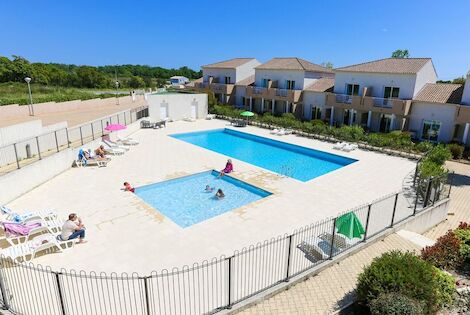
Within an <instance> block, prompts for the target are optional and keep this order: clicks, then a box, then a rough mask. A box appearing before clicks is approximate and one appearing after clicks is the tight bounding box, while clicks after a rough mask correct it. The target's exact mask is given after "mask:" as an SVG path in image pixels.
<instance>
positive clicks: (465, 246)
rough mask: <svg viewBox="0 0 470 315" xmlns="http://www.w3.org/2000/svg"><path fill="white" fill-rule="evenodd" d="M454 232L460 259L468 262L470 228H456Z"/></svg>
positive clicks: (469, 258)
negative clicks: (458, 245) (458, 242)
mask: <svg viewBox="0 0 470 315" xmlns="http://www.w3.org/2000/svg"><path fill="white" fill-rule="evenodd" d="M461 225H462V224H461ZM454 233H455V237H456V238H457V239H458V240H459V241H460V255H461V256H462V259H464V260H465V261H466V262H470V229H469V228H458V229H456V230H455V231H454Z"/></svg>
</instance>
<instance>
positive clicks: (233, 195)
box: [135, 171, 271, 227]
mask: <svg viewBox="0 0 470 315" xmlns="http://www.w3.org/2000/svg"><path fill="white" fill-rule="evenodd" d="M218 175H219V174H218V173H217V172H215V171H208V172H203V173H198V174H194V175H190V176H185V177H180V178H176V179H171V180H167V181H164V182H159V183H155V184H151V185H147V186H142V187H138V188H136V190H135V194H136V195H137V196H139V197H140V198H142V199H143V200H144V201H145V202H146V203H147V204H149V205H151V206H152V207H154V208H155V209H157V210H158V211H160V212H161V213H162V214H163V215H164V216H166V217H168V218H170V219H171V220H172V221H173V222H175V223H176V224H178V225H179V226H181V227H188V226H191V225H193V224H196V223H198V222H201V221H204V220H207V219H210V218H212V217H215V216H218V215H220V214H222V213H225V212H227V211H230V210H232V209H236V208H239V207H241V206H244V205H246V204H249V203H252V202H254V201H256V200H260V199H262V198H264V197H267V196H269V195H271V193H270V192H267V191H265V190H262V189H260V188H257V187H255V186H252V185H250V184H247V183H244V182H242V181H240V180H237V179H235V178H233V177H231V176H224V177H222V178H218ZM206 185H209V186H210V187H214V188H215V190H214V191H213V192H206V191H205V187H206ZM219 188H220V189H222V191H223V192H224V194H225V198H223V199H221V200H218V199H216V198H214V195H215V192H216V190H217V189H219Z"/></svg>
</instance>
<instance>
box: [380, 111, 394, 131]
mask: <svg viewBox="0 0 470 315" xmlns="http://www.w3.org/2000/svg"><path fill="white" fill-rule="evenodd" d="M391 124H392V117H391V116H389V115H382V117H380V126H379V132H389V131H390V126H391Z"/></svg>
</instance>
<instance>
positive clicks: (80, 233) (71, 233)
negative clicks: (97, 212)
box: [60, 213, 86, 243]
mask: <svg viewBox="0 0 470 315" xmlns="http://www.w3.org/2000/svg"><path fill="white" fill-rule="evenodd" d="M60 237H61V238H62V240H64V241H68V240H73V239H76V238H77V237H78V238H79V239H80V240H79V243H85V242H86V241H85V240H84V238H85V225H84V224H83V222H82V219H80V218H79V217H78V216H77V215H76V214H75V213H71V214H69V219H68V220H67V221H65V223H64V225H63V226H62V234H60Z"/></svg>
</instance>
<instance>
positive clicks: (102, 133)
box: [100, 119, 104, 136]
mask: <svg viewBox="0 0 470 315" xmlns="http://www.w3.org/2000/svg"><path fill="white" fill-rule="evenodd" d="M100 122H101V136H103V135H104V128H103V119H101V120H100Z"/></svg>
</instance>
